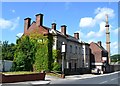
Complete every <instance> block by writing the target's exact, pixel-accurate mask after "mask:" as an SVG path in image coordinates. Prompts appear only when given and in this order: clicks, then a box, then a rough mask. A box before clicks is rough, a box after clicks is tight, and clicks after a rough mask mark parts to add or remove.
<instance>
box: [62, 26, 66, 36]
mask: <svg viewBox="0 0 120 86" xmlns="http://www.w3.org/2000/svg"><path fill="white" fill-rule="evenodd" d="M66 27H67V26H66V25H62V26H61V32H62V33H63V34H64V35H66Z"/></svg>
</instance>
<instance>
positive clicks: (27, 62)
mask: <svg viewBox="0 0 120 86" xmlns="http://www.w3.org/2000/svg"><path fill="white" fill-rule="evenodd" d="M35 49H36V48H35V46H34V43H33V42H32V41H31V40H30V38H29V37H28V36H23V37H22V38H20V39H19V40H18V41H17V45H16V51H15V54H14V57H15V58H14V62H13V66H12V69H11V70H13V71H32V70H33V63H34V61H35V52H36V50H35Z"/></svg>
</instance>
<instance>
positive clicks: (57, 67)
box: [53, 62, 61, 71]
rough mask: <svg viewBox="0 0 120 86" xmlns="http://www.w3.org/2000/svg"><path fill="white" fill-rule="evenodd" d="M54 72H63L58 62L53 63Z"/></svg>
mask: <svg viewBox="0 0 120 86" xmlns="http://www.w3.org/2000/svg"><path fill="white" fill-rule="evenodd" d="M53 71H61V65H60V64H59V63H58V62H54V63H53Z"/></svg>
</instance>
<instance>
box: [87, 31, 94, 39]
mask: <svg viewBox="0 0 120 86" xmlns="http://www.w3.org/2000/svg"><path fill="white" fill-rule="evenodd" d="M95 34H96V33H95V32H93V31H90V32H89V33H87V38H91V37H94V36H95Z"/></svg>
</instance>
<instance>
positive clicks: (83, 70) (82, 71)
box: [65, 68, 90, 75]
mask: <svg viewBox="0 0 120 86" xmlns="http://www.w3.org/2000/svg"><path fill="white" fill-rule="evenodd" d="M88 73H90V69H88V68H77V69H71V70H70V69H65V74H66V75H72V74H73V75H74V74H88Z"/></svg>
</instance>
